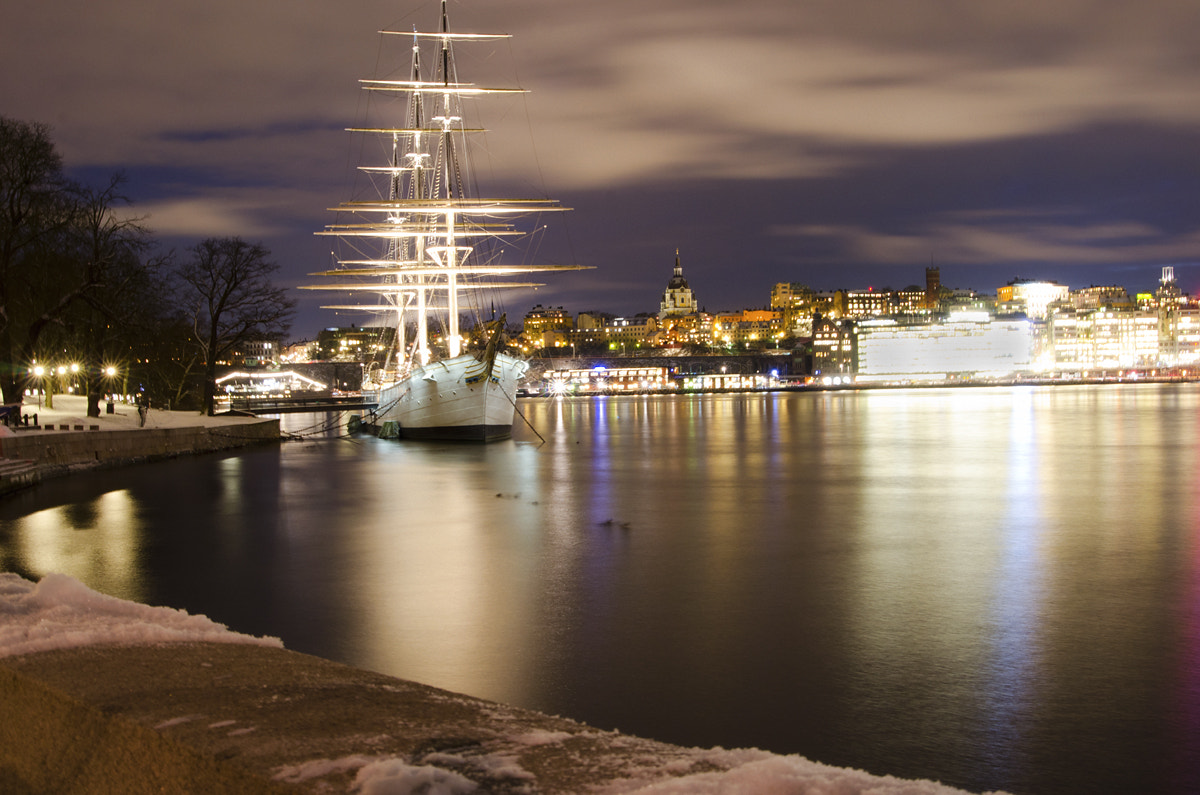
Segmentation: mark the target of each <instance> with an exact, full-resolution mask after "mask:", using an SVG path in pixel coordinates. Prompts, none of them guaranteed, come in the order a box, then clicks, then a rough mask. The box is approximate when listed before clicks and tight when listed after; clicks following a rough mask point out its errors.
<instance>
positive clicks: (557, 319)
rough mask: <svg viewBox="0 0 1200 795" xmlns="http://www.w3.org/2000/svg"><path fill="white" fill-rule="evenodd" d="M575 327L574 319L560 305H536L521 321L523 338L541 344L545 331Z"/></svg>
mask: <svg viewBox="0 0 1200 795" xmlns="http://www.w3.org/2000/svg"><path fill="white" fill-rule="evenodd" d="M573 328H575V319H574V318H572V317H571V315H570V314H569V313H568V312H567V311H566V310H565V309H563V308H562V307H561V306H551V307H544V306H542V305H541V304H538V305H536V306H535V307H534V308H533V309H530V310H529V311H528V312H526V313H525V319H524V320H523V321H522V323H521V333H522V334H524V335H525V338H526V339H528V340H530V341H531V342H533V343H534V344H535V345H536V344H541V342H542V339H543V335H544V334H545V333H546V332H547V331H570V330H571V329H573Z"/></svg>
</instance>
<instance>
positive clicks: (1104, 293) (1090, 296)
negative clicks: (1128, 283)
mask: <svg viewBox="0 0 1200 795" xmlns="http://www.w3.org/2000/svg"><path fill="white" fill-rule="evenodd" d="M1071 303H1072V304H1073V305H1074V307H1075V308H1076V309H1100V308H1101V307H1112V308H1115V309H1132V308H1133V299H1131V298H1130V297H1129V293H1128V292H1126V291H1125V288H1124V287H1118V286H1116V285H1106V286H1102V287H1097V286H1095V285H1093V286H1091V287H1084V288H1082V289H1080V290H1072V291H1071Z"/></svg>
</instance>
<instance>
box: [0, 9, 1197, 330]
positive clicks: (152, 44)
mask: <svg viewBox="0 0 1200 795" xmlns="http://www.w3.org/2000/svg"><path fill="white" fill-rule="evenodd" d="M9 5H10V7H8V8H6V9H5V11H4V13H3V17H4V24H3V25H0V99H2V102H0V114H3V115H5V116H8V117H10V118H16V119H21V120H26V121H40V122H45V123H47V124H49V125H50V126H51V128H52V132H53V137H54V139H55V141H56V142H57V144H58V147H59V150H60V151H61V153H62V154H63V156H64V158H65V161H66V165H67V167H68V170H69V172H70V174H71V175H72V176H75V177H77V178H79V179H82V180H85V181H90V182H94V183H97V184H99V183H101V182H104V181H106V180H107V177H108V175H109V174H111V173H112V172H114V171H117V170H121V171H124V172H125V174H126V176H127V178H128V183H127V185H126V193H127V194H128V195H129V196H130V197H131V198H132V199H133V200H134V210H135V212H136V213H138V214H148V215H149V219H148V221H147V223H148V225H149V226H150V227H151V228H152V229H153V230H154V232H155V233H156V235H157V237H159V238H160V239H161V240H162V241H163V242H164V244H166V245H170V246H173V247H175V248H177V249H183V248H186V247H187V246H189V245H191V244H194V243H195V242H198V241H199V240H200V239H202V238H204V237H207V236H211V235H240V236H242V237H244V238H246V239H248V240H252V241H261V242H262V243H263V244H264V245H266V246H267V247H268V248H269V249H270V250H271V251H272V253H273V256H274V258H275V259H276V260H277V261H278V262H279V264H280V265H281V273H280V281H282V282H283V283H285V284H288V285H299V284H308V283H312V282H314V281H317V280H315V279H313V278H312V277H309V276H307V274H308V273H310V272H312V271H316V270H320V269H323V268H326V267H327V266H328V265H329V251H330V243H329V240H328V239H327V238H318V237H315V236H314V235H313V232H314V231H317V230H319V229H321V228H322V227H323V226H324V225H325V224H327V223H330V222H331V221H332V216H331V214H330V213H329V212H328V209H327V208H329V207H332V206H334V205H335V204H337V203H338V202H339V201H342V200H345V199H349V198H351V194H352V192H353V186H354V180H355V176H354V165H356V164H357V158H358V153H357V151H356V149H355V144H354V138H353V136H351V135H350V134H348V133H346V132H344V128H345V127H348V126H353V125H354V124H356V123H358V122H359V121H361V120H362V113H363V110H364V107H365V105H364V102H365V100H364V95H363V92H360V91H359V89H358V83H357V81H358V79H359V78H366V77H373V76H376V75H380V74H382V73H383V72H386V71H388V69H390V68H391V67H392V66H400V67H402V68H404V67H406V66H407V53H406V43H405V41H404V40H403V39H402V38H399V37H381V36H379V35H378V34H377V31H378V30H380V29H384V28H389V29H395V30H411V29H412V28H413V27H414V26H416V27H418V28H420V29H422V30H428V29H432V28H433V27H434V26H435V25H436V22H437V10H438V5H437V3H436V2H427V1H426V0H412V2H396V0H389V1H388V2H383V0H338V1H337V2H334V1H333V0H327V1H326V2H317V1H316V0H286V2H285V1H284V0H255V1H254V2H250V3H246V2H244V0H208V1H207V2H204V3H151V2H133V1H132V0H111V1H110V2H103V3H97V2H83V1H82V0H56V2H48V3H34V2H20V3H15V4H9ZM450 14H451V22H452V25H453V27H454V28H455V29H457V30H459V31H464V32H465V31H472V32H505V33H511V34H513V38H512V39H509V40H504V41H501V42H499V43H492V44H486V45H482V46H474V47H472V48H465V47H461V46H460V47H459V48H458V50H457V53H458V61H459V69H460V76H461V77H462V79H464V80H471V81H474V82H476V83H480V84H483V85H507V86H511V85H520V86H522V87H524V88H526V89H529V90H530V91H531V92H532V93H530V94H528V95H524V96H522V97H520V98H517V99H511V98H506V99H499V100H487V102H489V103H492V104H488V105H484V106H481V109H480V118H481V120H482V121H483V122H484V124H485V126H487V127H488V128H489V129H490V130H491V132H490V133H489V134H488V135H487V137H486V138H485V139H484V143H485V144H486V147H487V155H488V156H487V158H486V159H483V158H477V161H476V162H477V163H478V164H479V166H480V172H481V176H480V179H481V182H482V183H483V184H484V186H485V193H488V194H493V195H495V194H516V195H520V196H528V197H540V196H552V197H554V198H557V199H559V200H561V201H562V202H563V203H564V204H565V205H567V206H570V207H573V208H575V212H573V213H571V214H569V215H568V216H552V217H550V218H548V219H546V220H547V222H548V223H550V224H551V227H552V228H551V229H549V230H548V231H547V234H546V237H545V242H544V243H543V244H542V246H541V248H540V250H539V251H538V252H537V255H538V256H537V257H536V261H540V262H547V263H556V262H557V263H566V262H577V263H580V264H584V265H591V266H595V268H596V269H595V270H592V271H586V272H583V273H577V274H563V275H552V276H550V277H549V279H548V281H549V282H550V284H549V286H548V287H545V288H542V289H541V290H539V291H537V292H536V293H533V292H527V293H523V294H510V295H509V296H508V297H507V298H506V303H507V307H508V311H509V312H510V315H512V314H515V315H517V316H519V315H521V314H523V313H524V312H525V311H526V310H527V309H528V308H529V307H530V306H532V305H533V304H534V303H542V304H546V305H555V306H557V305H563V306H565V307H566V308H567V309H568V310H569V311H572V312H578V311H582V310H588V309H596V310H606V311H611V312H616V313H619V314H632V313H634V312H637V311H656V310H657V308H658V301H659V298H660V295H661V292H662V290H663V288H664V287H665V286H666V282H667V281H668V280H669V278H670V276H671V269H672V267H673V265H674V260H675V250H676V249H677V248H678V249H679V250H680V256H681V259H682V263H683V267H684V275H685V276H687V278H688V280H689V282H690V283H691V285H692V287H693V289H694V290H695V291H696V294H697V298H698V300H699V302H700V304H701V305H702V306H703V307H704V308H705V309H707V310H709V311H718V310H728V309H739V308H743V307H759V306H764V305H766V304H767V302H768V300H769V295H770V289H771V286H772V285H773V284H774V283H775V282H778V281H795V282H804V283H807V284H809V285H810V286H812V287H814V288H817V289H838V288H865V287H868V286H871V287H875V288H876V289H879V288H883V287H895V288H901V287H905V286H907V285H910V284H923V283H924V269H925V267H927V266H928V265H930V264H931V263H932V264H934V265H937V266H939V267H940V268H941V275H942V283H943V284H945V285H946V286H949V287H971V288H974V289H976V290H979V291H981V292H988V293H992V292H994V290H995V288H996V287H998V286H1000V285H1003V284H1004V283H1005V282H1007V281H1009V280H1011V279H1012V278H1014V277H1024V278H1045V279H1053V280H1056V281H1059V282H1062V283H1064V284H1068V285H1070V286H1071V287H1086V286H1088V285H1091V284H1120V285H1123V286H1125V287H1127V288H1128V289H1129V290H1130V291H1131V292H1134V291H1147V290H1151V289H1153V288H1154V287H1156V286H1157V282H1158V278H1159V275H1160V271H1161V267H1162V266H1163V265H1174V266H1175V272H1176V276H1177V277H1178V279H1179V281H1180V284H1181V286H1182V288H1183V289H1184V290H1185V291H1186V292H1200V199H1198V197H1200V3H1197V2H1195V0H1178V1H1176V0H1148V1H1147V2H1140V3H1129V2H1121V1H1120V0H1113V1H1111V2H1108V1H1100V0H1096V1H1093V2H1087V1H1085V0H1053V2H1046V0H1002V1H1000V2H978V1H977V0H905V2H896V0H878V1H877V2H868V0H758V1H757V2H753V3H731V2H728V0H713V1H712V2H708V1H705V2H701V1H700V0H658V1H657V2H653V3H647V2H644V0H639V1H638V2H633V1H632V0H605V2H602V3H601V2H594V0H588V1H587V2H584V0H555V2H547V0H451V3H450ZM384 38H386V39H387V41H383V42H382V44H383V45H385V46H386V47H387V50H386V52H387V53H388V54H387V55H386V56H385V55H384V51H383V50H381V40H382V39H384ZM530 138H532V141H530ZM296 297H297V298H298V299H299V301H300V314H299V315H298V318H297V321H296V323H295V325H294V328H293V336H294V337H296V338H300V337H311V336H313V335H314V334H315V331H316V329H318V328H320V327H321V326H329V325H346V324H348V323H349V322H350V320H352V319H355V318H352V317H338V316H335V315H334V314H333V313H332V312H329V311H322V310H319V309H317V306H318V304H319V303H321V302H322V301H324V302H328V301H330V300H331V297H330V296H328V295H326V296H321V295H316V294H313V293H301V292H299V291H297V293H296ZM357 319H358V320H359V321H360V322H362V321H363V320H364V318H363V317H359V318H357Z"/></svg>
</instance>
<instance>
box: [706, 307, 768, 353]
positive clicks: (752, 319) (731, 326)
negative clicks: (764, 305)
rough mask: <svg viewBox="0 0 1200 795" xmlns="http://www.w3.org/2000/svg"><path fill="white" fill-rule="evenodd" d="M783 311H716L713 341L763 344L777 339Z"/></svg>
mask: <svg viewBox="0 0 1200 795" xmlns="http://www.w3.org/2000/svg"><path fill="white" fill-rule="evenodd" d="M782 318H783V313H782V312H780V311H778V310H775V309H743V310H742V311H741V312H718V313H717V314H716V315H715V316H714V317H713V331H712V333H713V341H714V342H716V343H717V344H722V345H754V346H763V345H767V344H769V343H773V342H774V341H776V340H778V339H779V338H780V337H781V336H782V333H781V331H780V329H781V320H782Z"/></svg>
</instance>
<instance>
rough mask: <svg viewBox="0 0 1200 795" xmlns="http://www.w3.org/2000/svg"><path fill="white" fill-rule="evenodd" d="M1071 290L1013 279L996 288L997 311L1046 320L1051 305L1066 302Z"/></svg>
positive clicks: (1054, 284) (1053, 284)
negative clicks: (1017, 313)
mask: <svg viewBox="0 0 1200 795" xmlns="http://www.w3.org/2000/svg"><path fill="white" fill-rule="evenodd" d="M1070 293H1071V290H1070V288H1068V287H1067V286H1066V285H1065V284H1058V283H1057V282H1039V281H1032V280H1030V279H1013V280H1012V281H1011V282H1009V283H1008V284H1006V285H1004V286H1003V287H997V288H996V311H997V312H999V313H1001V314H1009V313H1013V312H1024V313H1025V315H1026V317H1031V318H1038V319H1040V320H1044V319H1045V318H1046V315H1047V313H1048V312H1049V308H1050V305H1051V304H1054V303H1057V302H1059V301H1066V300H1067V298H1068V296H1069V295H1070Z"/></svg>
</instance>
